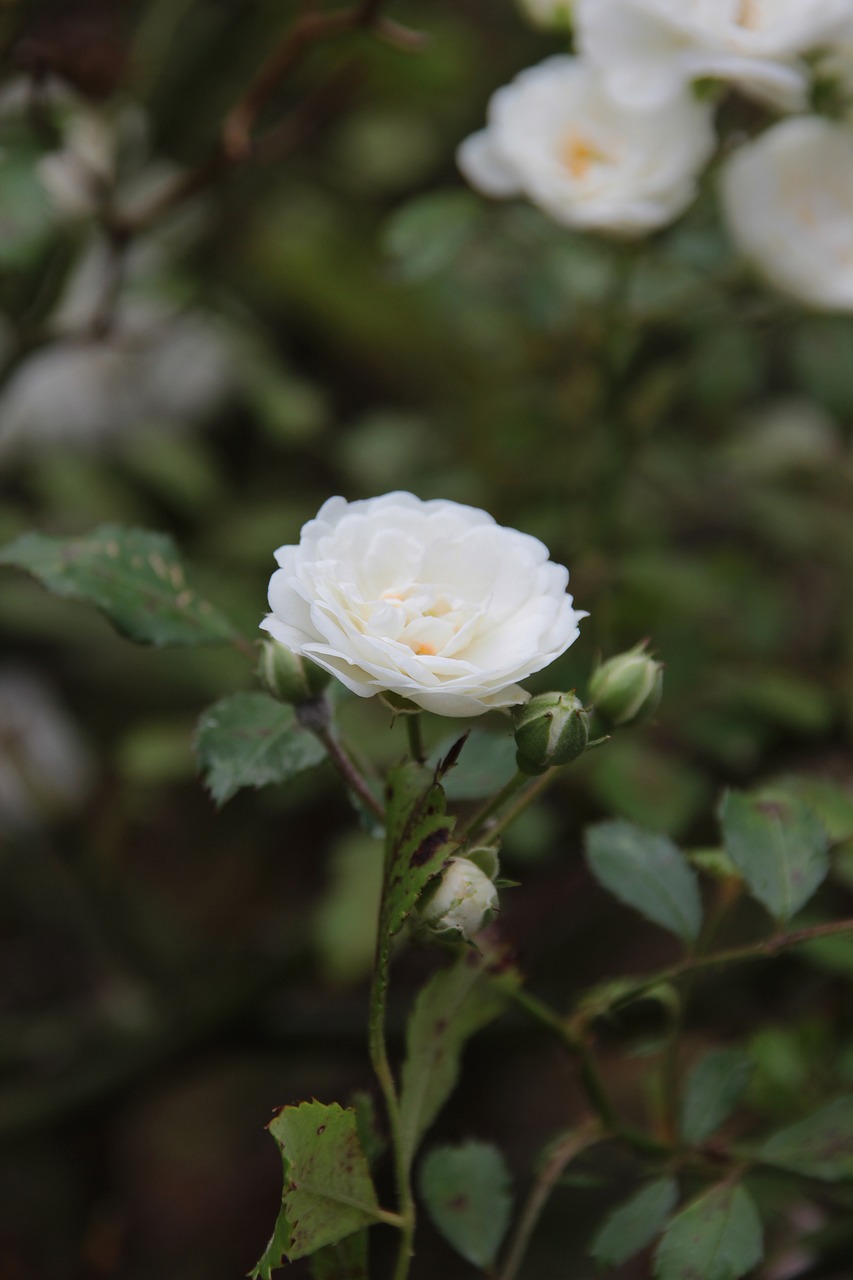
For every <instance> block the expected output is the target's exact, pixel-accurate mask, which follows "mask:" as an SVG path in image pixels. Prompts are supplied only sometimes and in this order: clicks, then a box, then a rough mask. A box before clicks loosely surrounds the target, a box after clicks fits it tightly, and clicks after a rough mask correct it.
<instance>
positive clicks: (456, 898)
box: [421, 858, 498, 941]
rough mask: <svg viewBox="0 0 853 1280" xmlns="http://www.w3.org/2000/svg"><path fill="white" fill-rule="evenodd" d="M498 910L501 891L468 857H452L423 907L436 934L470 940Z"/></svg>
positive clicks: (425, 920)
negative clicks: (458, 936)
mask: <svg viewBox="0 0 853 1280" xmlns="http://www.w3.org/2000/svg"><path fill="white" fill-rule="evenodd" d="M497 909H498V891H497V889H496V888H495V886H494V885H493V884H492V882H491V880H490V879H489V877H488V876H487V875H486V874H485V872H483V871H481V870H480V868H479V867H478V866H477V865H476V864H475V863H473V862H471V861H470V860H469V859H468V858H451V860H450V862H449V863H448V864H447V867H446V868H445V871H444V875H443V876H442V878H441V881H440V882H439V885H438V888H437V889H436V890H435V892H434V893H433V895H432V897H431V898H430V899H429V901H428V902H427V903H426V905H425V906H424V907H423V908H422V911H421V915H422V917H423V920H424V922H425V923H426V924H427V925H429V927H430V928H431V929H432V930H434V931H435V932H436V933H458V934H461V935H462V937H463V938H466V939H468V940H469V941H470V939H471V938H473V937H474V935H475V934H477V933H479V932H480V930H481V929H483V928H484V927H485V926H486V925H487V924H488V923H489V921H490V920H491V919H492V917H493V916H494V915H495V913H496V912H497Z"/></svg>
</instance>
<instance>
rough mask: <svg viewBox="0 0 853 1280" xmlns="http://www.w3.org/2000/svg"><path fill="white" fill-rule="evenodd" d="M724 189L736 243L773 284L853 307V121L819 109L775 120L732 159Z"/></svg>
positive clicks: (829, 304)
mask: <svg viewBox="0 0 853 1280" xmlns="http://www.w3.org/2000/svg"><path fill="white" fill-rule="evenodd" d="M722 193H723V209H724V212H725V215H726V219H727V222H728V225H729V228H730V230H731V233H732V236H733V238H734V240H735V242H736V244H737V245H738V247H739V248H740V249H741V250H742V252H743V253H744V254H745V255H746V257H747V258H749V259H750V261H751V262H752V263H753V264H754V265H755V266H756V267H757V268H758V269H759V270H760V271H761V272H762V273H763V274H764V275H765V276H766V277H767V279H768V280H769V281H770V282H771V283H772V284H774V285H776V286H777V288H779V289H782V290H784V291H785V292H786V293H789V294H791V295H792V296H793V297H794V298H797V299H798V300H799V301H801V302H806V303H810V304H811V305H812V306H815V307H819V308H821V309H824V310H831V311H851V310H853V217H851V210H853V129H850V128H848V127H847V126H845V125H842V124H837V123H834V122H833V121H831V120H826V119H824V118H823V117H821V116H802V117H798V118H797V119H793V120H786V121H784V122H783V123H781V124H777V125H774V126H773V128H772V129H768V130H767V131H766V132H765V133H762V134H761V135H760V136H759V137H758V138H756V140H755V141H754V142H749V143H747V144H746V145H744V146H742V147H740V148H739V149H738V150H737V151H735V152H734V154H733V155H732V156H731V157H730V158H729V160H727V162H726V164H725V166H724V168H723V173H722Z"/></svg>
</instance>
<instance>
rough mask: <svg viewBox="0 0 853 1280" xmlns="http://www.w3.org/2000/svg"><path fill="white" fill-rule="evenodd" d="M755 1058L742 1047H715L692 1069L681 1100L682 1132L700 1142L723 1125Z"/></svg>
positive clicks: (735, 1102)
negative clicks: (752, 1058)
mask: <svg viewBox="0 0 853 1280" xmlns="http://www.w3.org/2000/svg"><path fill="white" fill-rule="evenodd" d="M751 1072H752V1060H751V1058H750V1057H749V1055H748V1054H746V1053H744V1052H743V1050H742V1049H713V1050H712V1051H711V1052H710V1053H708V1054H706V1055H705V1057H704V1058H702V1060H701V1061H700V1062H697V1063H696V1066H695V1067H694V1068H693V1070H692V1071H691V1072H690V1075H689V1076H688V1077H687V1083H686V1085H685V1087H684V1098H683V1101H682V1104H681V1121H680V1129H681V1136H682V1138H683V1139H684V1141H685V1142H689V1143H691V1144H697V1143H700V1142H704V1141H705V1139H706V1138H708V1137H710V1135H711V1134H712V1133H713V1132H714V1131H715V1130H716V1129H718V1128H719V1127H720V1125H721V1124H722V1123H723V1121H724V1120H726V1119H727V1118H728V1116H729V1115H730V1114H731V1112H732V1110H733V1109H734V1107H735V1106H736V1105H737V1103H738V1101H739V1100H740V1098H741V1095H742V1094H743V1091H744V1089H745V1088H746V1086H747V1083H748V1082H749V1077H750V1074H751Z"/></svg>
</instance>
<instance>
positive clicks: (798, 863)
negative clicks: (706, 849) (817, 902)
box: [720, 791, 829, 921]
mask: <svg viewBox="0 0 853 1280" xmlns="http://www.w3.org/2000/svg"><path fill="white" fill-rule="evenodd" d="M720 818H721V821H722V825H723V838H724V841H725V846H726V853H727V854H728V855H729V857H730V858H731V860H732V862H733V863H734V864H735V866H736V867H737V868H738V870H739V871H740V873H741V875H742V876H743V878H744V880H745V881H746V883H747V885H748V886H749V890H750V892H751V893H752V895H753V897H755V898H757V899H758V901H759V902H760V903H761V904H762V906H764V907H766V908H767V910H768V911H769V912H770V914H771V915H772V916H773V917H774V919H776V920H780V921H782V920H788V919H790V917H791V916H792V915H794V914H795V913H796V912H797V911H799V910H800V908H801V907H802V906H804V905H805V904H806V903H807V902H808V900H809V898H810V897H811V896H812V894H813V893H814V891H815V889H817V887H818V885H819V884H820V883H821V881H822V880H823V879H824V877H825V876H826V873H827V872H828V870H829V837H828V836H827V834H826V829H825V827H824V825H823V823H822V822H821V820H820V819H819V818H818V817H817V815H816V814H815V813H814V811H813V810H812V809H811V808H809V806H808V805H807V804H805V803H804V802H803V801H802V800H799V799H798V798H797V797H795V796H788V797H783V796H781V795H777V796H774V797H772V798H771V797H767V798H764V797H762V796H761V795H752V796H750V795H744V794H743V793H742V792H738V791H729V792H727V793H726V795H725V796H724V797H723V803H722V805H721V807H720Z"/></svg>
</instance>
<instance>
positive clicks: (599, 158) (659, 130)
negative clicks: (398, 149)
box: [457, 56, 715, 235]
mask: <svg viewBox="0 0 853 1280" xmlns="http://www.w3.org/2000/svg"><path fill="white" fill-rule="evenodd" d="M714 145H715V135H714V130H713V124H712V112H711V107H710V106H709V105H707V104H702V103H699V102H698V101H696V100H695V99H694V98H693V97H692V96H691V95H689V94H686V93H685V94H684V95H683V97H682V98H681V99H679V101H678V102H677V103H675V104H672V103H670V104H668V105H667V106H666V107H665V108H664V109H662V110H658V111H636V110H631V111H627V110H625V109H624V108H623V107H621V106H620V105H619V104H618V103H616V102H615V101H614V100H613V99H612V98H611V97H610V96H608V94H607V93H606V92H605V91H604V88H603V84H602V81H601V78H600V77H599V75H598V74H597V72H595V71H593V70H592V69H591V68H590V67H589V66H588V65H587V64H586V63H585V62H584V61H583V60H581V59H578V58H571V57H567V56H557V57H553V58H548V59H547V60H546V61H545V62H542V63H540V64H539V65H538V66H535V67H530V68H528V70H526V71H523V72H522V73H521V74H520V75H519V76H517V77H516V79H515V80H513V82H512V83H511V84H509V85H507V86H505V87H504V88H503V89H499V90H498V92H497V93H496V94H494V96H493V97H492V99H491V102H490V103H489V109H488V127H487V128H486V129H484V130H483V131H482V132H480V133H475V134H472V136H471V137H469V138H466V139H465V141H464V142H463V143H462V145H461V147H460V148H459V151H458V153H457V161H458V164H459V167H460V169H461V170H462V173H463V174H464V175H465V177H466V178H467V179H468V181H469V182H470V183H472V185H473V186H475V187H477V188H478V189H479V190H480V191H482V192H484V193H485V194H486V195H490V196H514V195H525V196H527V197H528V198H529V199H530V200H532V201H533V203H534V204H537V205H539V207H540V208H541V209H543V210H544V211H545V212H546V213H547V214H549V215H550V216H551V217H552V218H554V219H555V220H556V221H557V222H561V223H564V224H566V225H567V226H572V227H580V228H592V229H597V230H601V231H606V232H611V233H613V234H616V235H641V234H643V233H644V232H647V231H651V230H653V229H655V228H656V227H662V226H665V225H666V224H667V223H669V222H671V221H672V220H673V219H674V218H676V217H677V216H678V215H679V214H680V213H682V212H683V210H684V209H685V208H686V207H687V205H688V204H690V202H691V200H692V199H693V198H694V196H695V194H696V179H697V175H698V173H699V172H700V171H701V169H702V167H703V166H704V164H705V162H706V161H707V160H708V158H709V157H710V155H711V153H712V151H713V149H714Z"/></svg>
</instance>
